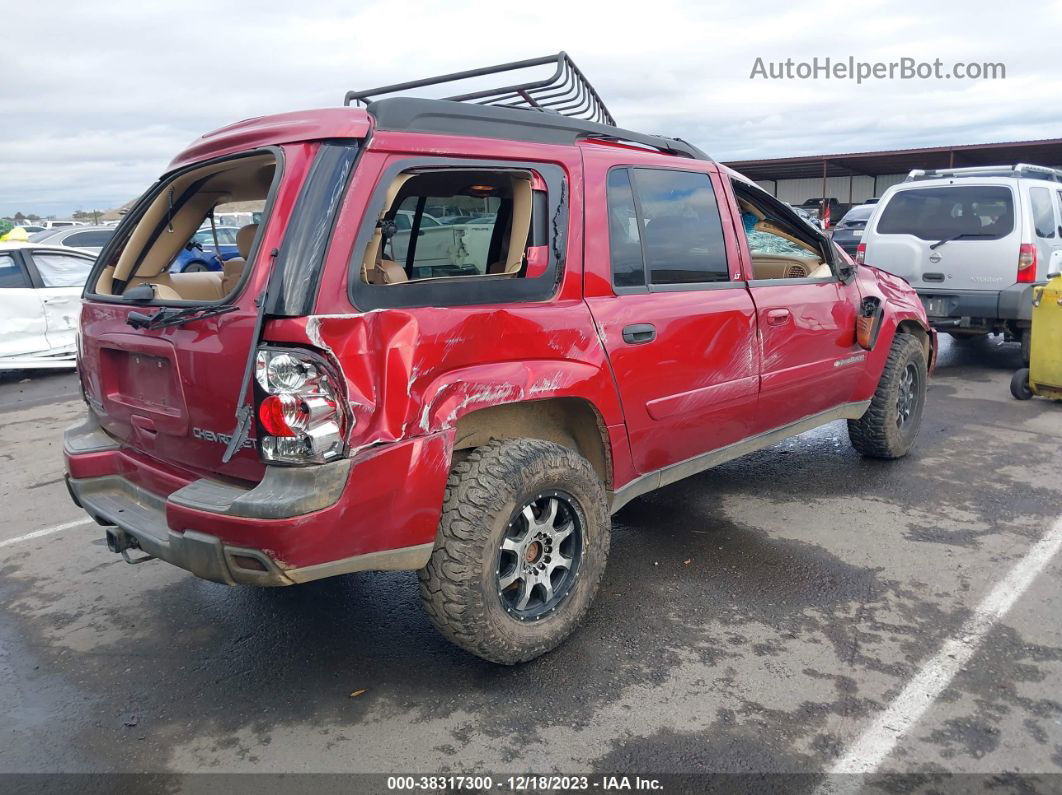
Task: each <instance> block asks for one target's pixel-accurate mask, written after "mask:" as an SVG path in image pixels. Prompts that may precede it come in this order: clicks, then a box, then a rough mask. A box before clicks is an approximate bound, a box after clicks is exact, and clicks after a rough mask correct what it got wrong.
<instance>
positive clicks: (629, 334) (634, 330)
mask: <svg viewBox="0 0 1062 795" xmlns="http://www.w3.org/2000/svg"><path fill="white" fill-rule="evenodd" d="M655 339H656V326H654V325H653V324H652V323H635V324H633V325H631V326H624V327H623V341H624V342H626V343H627V344H629V345H641V344H643V343H646V342H652V341H653V340H655Z"/></svg>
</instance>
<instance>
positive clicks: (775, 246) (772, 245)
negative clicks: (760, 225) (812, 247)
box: [747, 229, 812, 257]
mask: <svg viewBox="0 0 1062 795" xmlns="http://www.w3.org/2000/svg"><path fill="white" fill-rule="evenodd" d="M747 237H748V240H749V251H751V252H752V253H753V254H789V255H795V256H797V257H810V256H812V255H811V253H810V252H809V251H808V250H807V249H806V248H805V247H803V246H798V245H797V244H796V243H794V242H793V241H792V240H786V239H785V238H784V237H779V236H778V235H772V234H771V233H770V232H760V231H758V230H755V229H754V230H752V231H751V232H748V233H747Z"/></svg>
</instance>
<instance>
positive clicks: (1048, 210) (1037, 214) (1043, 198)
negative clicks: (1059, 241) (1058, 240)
mask: <svg viewBox="0 0 1062 795" xmlns="http://www.w3.org/2000/svg"><path fill="white" fill-rule="evenodd" d="M1029 198H1030V199H1031V200H1032V211H1033V223H1034V224H1035V225H1036V236H1037V237H1047V238H1050V237H1054V236H1055V210H1054V208H1053V207H1052V206H1051V194H1050V193H1049V192H1048V190H1047V188H1029Z"/></svg>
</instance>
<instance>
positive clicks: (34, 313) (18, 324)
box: [0, 250, 48, 367]
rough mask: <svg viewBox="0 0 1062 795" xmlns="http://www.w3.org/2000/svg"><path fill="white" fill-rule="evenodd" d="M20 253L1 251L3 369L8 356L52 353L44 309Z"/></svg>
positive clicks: (0, 342)
mask: <svg viewBox="0 0 1062 795" xmlns="http://www.w3.org/2000/svg"><path fill="white" fill-rule="evenodd" d="M20 256H21V255H20V253H19V252H18V251H16V250H10V251H0V321H2V325H0V367H4V366H7V367H12V366H17V362H12V361H10V360H8V361H5V360H7V359H8V357H18V356H31V355H34V354H38V355H44V354H45V353H47V350H48V340H47V337H46V335H45V331H46V327H45V323H44V307H43V305H42V304H41V297H40V295H39V291H38V290H37V289H35V288H34V286H33V283H32V281H31V280H30V275H29V272H28V270H27V269H26V267H25V266H24V265H23V264H22V262H21V259H20Z"/></svg>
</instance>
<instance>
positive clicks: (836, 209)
mask: <svg viewBox="0 0 1062 795" xmlns="http://www.w3.org/2000/svg"><path fill="white" fill-rule="evenodd" d="M825 201H826V203H827V204H828V205H829V208H830V219H829V223H826V219H825V217H824V215H823V212H822V211H823V206H824V205H823V199H822V198H821V197H819V198H811V199H806V200H805V201H803V202H802V203H801V204H800V209H802V210H804V211H806V212H808V213H810V214H811V215H812V216H813V217H815V218H817V219H818V220H819V226H821V227H822V228H823V229H826V228H829V227H832V226H833V225H834V224H836V223H837V219H839V218H841V217H843V216H844V214H845V213H846V212H848V211H849V210H850V209H851V207H852V205H851V204H846V203H845V202H841V201H838V200H837V199H835V198H833V197H829V198H827V199H826V200H825Z"/></svg>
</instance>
